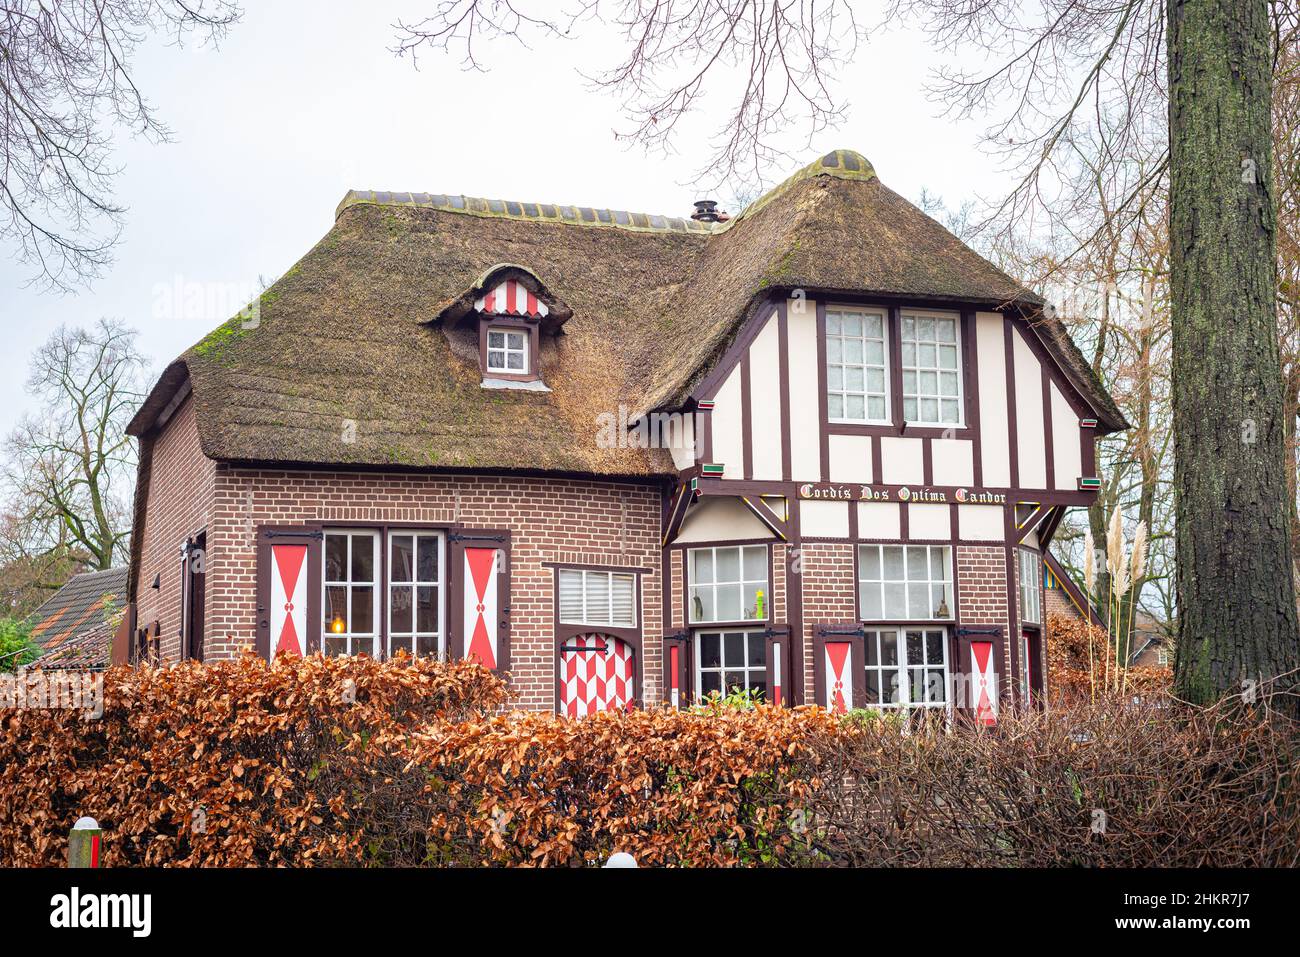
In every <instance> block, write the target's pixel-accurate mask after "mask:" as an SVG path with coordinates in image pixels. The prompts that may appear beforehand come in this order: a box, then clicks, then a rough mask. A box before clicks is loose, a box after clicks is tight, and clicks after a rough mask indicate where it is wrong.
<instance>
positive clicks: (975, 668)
mask: <svg viewBox="0 0 1300 957" xmlns="http://www.w3.org/2000/svg"><path fill="white" fill-rule="evenodd" d="M970 661H971V669H970V670H971V675H970V679H971V680H970V687H971V691H970V693H971V704H972V705H973V706H974V711H975V721H976V722H977V723H978V724H985V725H994V724H997V723H998V676H997V669H996V668H995V666H994V658H993V642H991V641H972V642H971V643H970Z"/></svg>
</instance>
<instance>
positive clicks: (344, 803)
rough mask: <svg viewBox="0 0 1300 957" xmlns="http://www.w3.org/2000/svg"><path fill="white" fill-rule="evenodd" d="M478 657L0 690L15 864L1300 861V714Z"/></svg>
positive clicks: (159, 671) (118, 677)
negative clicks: (972, 697)
mask: <svg viewBox="0 0 1300 957" xmlns="http://www.w3.org/2000/svg"><path fill="white" fill-rule="evenodd" d="M504 700H505V686H504V684H503V682H502V681H501V680H500V679H498V678H497V677H495V676H493V675H492V674H490V673H489V672H487V671H484V670H483V669H481V668H479V667H477V666H475V665H471V664H467V663H455V664H445V663H440V662H434V661H429V660H418V661H412V660H410V659H406V658H399V659H398V660H396V661H391V662H383V663H380V662H374V661H371V660H369V659H366V658H360V659H357V658H333V659H329V658H321V657H313V658H308V659H290V658H281V659H279V660H278V661H277V662H276V663H275V664H273V665H268V664H266V663H265V662H262V661H260V660H258V659H256V658H254V657H251V656H249V657H245V658H241V659H238V660H234V661H223V662H217V663H213V664H210V665H194V664H183V665H177V666H172V667H164V668H150V667H142V668H134V669H131V668H115V669H110V670H109V671H108V672H107V673H106V675H105V687H104V710H103V714H102V716H101V717H99V718H88V717H85V716H83V715H81V714H78V713H76V712H72V711H66V710H48V709H9V710H4V711H0V863H2V864H6V865H10V866H14V865H17V866H40V865H46V866H59V865H62V864H63V862H64V857H65V854H66V846H67V831H68V829H69V828H70V827H71V824H72V822H73V821H75V820H76V818H77V817H78V816H80V815H83V814H89V815H91V816H93V817H95V818H96V819H97V820H98V821H99V822H100V824H101V826H102V827H103V828H104V832H105V836H106V840H105V845H104V864H105V865H106V866H123V865H165V866H275V865H291V866H322V865H335V866H391V865H405V866H447V865H453V866H455V865H460V866H478V865H529V866H533V865H535V866H597V865H599V864H601V863H602V862H603V861H604V860H605V859H606V858H607V857H608V856H609V854H611V853H612V852H614V851H618V850H622V851H628V852H630V853H631V854H633V855H634V856H635V857H636V858H637V860H638V861H639V862H640V863H641V864H642V865H648V866H818V865H832V866H837V865H839V866H843V865H875V866H881V865H884V866H896V865H956V866H1028V865H1048V866H1050V865H1088V866H1134V865H1156V866H1162V865H1169V866H1174V865H1177V866H1187V865H1200V864H1219V865H1227V866H1247V865H1248V866H1260V865H1283V866H1293V865H1295V864H1296V863H1297V860H1298V855H1300V780H1298V778H1297V775H1298V774H1300V771H1298V769H1300V734H1298V733H1297V729H1296V727H1295V726H1294V725H1293V724H1291V723H1290V722H1289V721H1287V719H1285V718H1283V717H1280V716H1278V715H1277V714H1276V713H1274V711H1273V710H1272V709H1271V708H1269V706H1268V704H1269V702H1268V701H1267V699H1263V700H1261V701H1259V702H1255V703H1252V704H1245V703H1242V702H1239V701H1234V702H1226V703H1225V704H1223V705H1221V706H1219V707H1217V708H1211V709H1196V708H1191V707H1189V706H1185V705H1183V704H1181V703H1179V702H1175V701H1172V700H1171V699H1169V698H1168V697H1166V696H1156V695H1149V696H1148V697H1147V698H1145V699H1144V701H1143V703H1141V704H1140V705H1134V704H1133V703H1132V702H1131V701H1126V700H1115V699H1109V698H1106V697H1105V696H1103V697H1102V698H1101V700H1099V701H1098V702H1096V703H1095V704H1093V703H1091V702H1088V703H1085V704H1079V705H1076V706H1072V707H1069V708H1057V709H1053V710H1052V711H1049V712H1047V713H1045V714H1043V713H1034V714H1028V715H1012V714H1004V715H1003V716H1002V718H1001V720H1000V721H999V724H998V726H997V727H996V728H995V729H991V730H983V729H976V728H968V727H957V728H952V729H949V728H946V727H944V725H943V723H942V722H936V721H933V720H931V721H917V720H915V718H911V719H909V718H907V717H904V716H901V715H898V714H884V715H881V714H878V713H874V712H855V713H853V714H850V715H847V716H836V715H831V714H828V713H827V712H825V711H822V710H819V709H816V708H800V709H783V708H771V707H765V706H758V707H754V708H737V707H734V706H730V705H728V704H725V703H714V704H711V705H708V706H705V707H701V708H697V709H689V710H682V711H674V710H668V709H649V710H642V711H633V712H627V713H607V714H601V715H596V716H593V717H591V718H587V719H584V720H581V721H571V720H568V719H565V718H562V717H558V716H555V715H549V714H536V713H520V712H508V713H507V712H503V711H502V707H503V702H504Z"/></svg>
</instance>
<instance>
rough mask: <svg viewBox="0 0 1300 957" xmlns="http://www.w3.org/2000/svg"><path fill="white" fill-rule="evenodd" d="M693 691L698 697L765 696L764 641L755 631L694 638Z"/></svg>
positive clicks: (730, 632) (711, 634)
mask: <svg viewBox="0 0 1300 957" xmlns="http://www.w3.org/2000/svg"><path fill="white" fill-rule="evenodd" d="M695 676H696V681H695V687H697V688H698V689H699V693H700V696H701V697H707V696H708V695H711V694H714V693H715V692H716V693H718V694H724V695H727V694H732V693H733V692H737V691H749V692H752V693H754V694H755V695H764V696H766V694H767V638H766V637H765V636H764V635H763V633H762V632H758V631H739V630H735V631H733V630H727V631H702V632H700V633H699V634H697V635H696V636H695Z"/></svg>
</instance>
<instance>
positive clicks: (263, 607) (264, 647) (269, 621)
mask: <svg viewBox="0 0 1300 957" xmlns="http://www.w3.org/2000/svg"><path fill="white" fill-rule="evenodd" d="M320 541H321V533H320V532H319V531H315V530H312V529H302V528H293V529H284V528H265V527H264V528H261V529H259V530H258V558H257V565H258V571H257V574H258V583H257V594H258V601H257V604H258V609H257V611H258V614H257V651H258V654H260V655H262V656H263V657H264V658H267V659H268V660H274V658H275V656H276V655H277V654H279V653H280V652H282V651H283V652H286V653H288V654H291V655H300V656H301V655H308V654H312V653H313V652H316V651H319V650H320V601H321V596H320V581H321V579H320V574H321V569H320V562H321V551H320Z"/></svg>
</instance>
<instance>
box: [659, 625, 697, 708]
mask: <svg viewBox="0 0 1300 957" xmlns="http://www.w3.org/2000/svg"><path fill="white" fill-rule="evenodd" d="M690 654H691V640H690V637H689V636H688V635H687V634H686V633H685V632H678V633H677V634H675V635H668V636H667V637H665V638H664V703H665V704H667V705H669V706H670V707H673V708H681V707H685V706H686V705H688V704H690V702H691V692H690V686H689V684H687V676H688V675H690V674H691V673H692V668H691V663H690Z"/></svg>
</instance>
